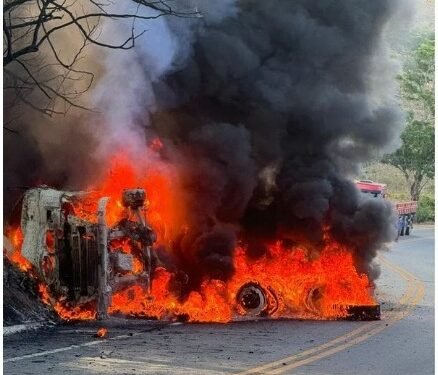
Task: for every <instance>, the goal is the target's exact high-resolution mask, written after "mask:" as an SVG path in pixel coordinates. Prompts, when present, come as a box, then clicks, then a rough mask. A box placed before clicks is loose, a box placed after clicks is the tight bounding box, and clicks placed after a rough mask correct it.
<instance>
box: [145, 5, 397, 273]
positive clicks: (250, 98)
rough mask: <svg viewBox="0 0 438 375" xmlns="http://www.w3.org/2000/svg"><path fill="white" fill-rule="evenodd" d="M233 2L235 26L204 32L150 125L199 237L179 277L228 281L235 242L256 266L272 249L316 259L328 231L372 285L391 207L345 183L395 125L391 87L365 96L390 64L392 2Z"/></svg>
mask: <svg viewBox="0 0 438 375" xmlns="http://www.w3.org/2000/svg"><path fill="white" fill-rule="evenodd" d="M237 5H238V13H237V15H236V16H234V17H228V18H226V19H224V20H223V21H222V22H219V23H214V24H208V21H204V22H203V23H202V22H201V23H202V24H201V25H199V28H198V30H197V32H196V39H195V42H194V45H193V53H192V55H191V57H190V58H189V60H188V62H187V63H186V65H185V67H184V68H183V69H180V70H178V71H176V72H174V73H173V74H171V75H169V76H167V77H166V80H165V87H166V88H167V90H166V89H163V83H162V82H160V92H163V93H164V95H162V96H161V97H160V96H158V98H157V100H158V102H159V103H160V100H161V111H159V112H158V113H157V114H156V115H155V117H154V118H153V121H152V126H153V128H155V129H156V131H157V132H158V134H160V135H162V136H165V137H166V136H167V137H170V138H171V139H172V141H173V142H174V143H175V144H176V145H177V146H176V147H178V148H179V150H181V153H182V155H183V157H182V159H183V160H182V161H175V162H176V163H181V164H182V165H183V168H186V169H187V170H188V173H187V175H188V176H189V177H188V180H189V181H190V182H189V183H188V184H187V185H186V188H187V196H188V202H190V204H189V207H191V208H192V209H193V211H192V214H193V216H194V217H193V220H191V221H190V222H191V223H194V224H195V225H194V226H193V228H194V229H193V231H195V232H197V233H191V235H193V237H192V236H191V235H189V237H188V238H190V241H189V243H186V244H185V246H184V245H183V246H182V249H180V250H181V254H185V253H187V252H189V253H190V254H192V253H193V252H197V255H198V257H197V259H200V261H199V264H197V265H196V267H195V269H193V268H192V267H190V266H189V267H187V265H186V267H185V268H187V272H189V273H190V274H193V273H199V272H200V268H202V269H203V270H204V271H205V272H206V273H208V274H210V275H212V274H213V273H219V276H222V277H224V278H226V277H229V275H230V272H231V270H232V256H233V251H234V248H235V242H234V243H233V242H231V240H232V239H237V238H243V239H244V240H245V241H246V243H247V244H248V245H249V254H250V255H251V256H260V255H262V254H264V252H265V249H266V245H267V244H269V243H272V242H273V241H274V240H276V239H281V240H283V241H284V243H285V244H288V245H290V246H293V244H296V243H300V244H305V245H307V246H308V247H309V248H311V249H312V252H314V253H315V252H316V253H317V252H318V251H319V249H321V247H322V246H323V245H324V241H323V228H324V227H329V228H330V232H331V234H332V236H333V237H334V238H335V239H338V240H339V241H341V242H342V243H345V244H346V245H348V246H349V248H350V249H351V251H352V252H354V256H355V259H356V262H357V265H358V267H359V269H360V271H363V272H366V273H368V274H369V275H370V276H371V278H372V279H374V278H375V277H377V275H378V272H377V270H376V269H374V268H373V267H372V263H371V262H372V259H373V258H374V257H375V255H376V251H377V250H378V249H381V248H382V247H383V246H384V244H385V243H387V242H390V241H392V240H393V236H394V233H393V231H394V218H393V215H392V212H391V208H390V205H389V203H386V202H384V201H378V200H373V201H369V200H365V199H362V198H361V197H360V196H359V194H358V192H357V190H356V189H355V187H354V184H353V183H352V182H351V177H352V176H353V175H354V174H355V173H357V170H358V167H359V165H360V163H362V162H364V161H366V160H368V159H369V158H370V157H372V156H374V155H375V154H377V153H378V152H379V151H380V150H382V149H383V148H384V147H385V146H386V145H388V144H390V143H391V142H392V141H393V139H394V138H395V137H396V136H397V134H398V133H399V131H400V126H401V124H402V116H401V112H400V109H399V107H398V106H397V104H396V103H394V102H391V101H390V100H388V99H387V98H386V97H385V95H382V92H384V91H385V90H386V88H385V87H379V85H378V84H377V87H374V86H373V85H375V81H376V80H377V81H378V80H382V81H381V84H382V85H384V84H385V80H386V79H387V77H384V76H383V75H382V74H381V73H379V67H378V66H376V58H377V57H379V56H380V57H381V60H380V61H379V63H378V64H386V60H385V59H386V57H385V54H384V48H385V46H384V39H383V35H384V30H385V27H386V25H387V22H388V20H389V19H390V18H391V15H392V14H393V13H394V12H395V11H396V10H397V7H398V6H399V5H400V3H399V2H397V1H391V0H385V1H378V2H371V1H348V2H339V1H324V2H321V1H311V0H310V1H309V0H303V1H279V0H277V1H275V0H273V1H251V0H247V1H240V2H238V3H237ZM377 60H378V59H377ZM379 91H380V93H379ZM168 92H172V95H171V96H170V95H168V94H166V93H168ZM375 96H379V99H377V97H375ZM169 97H171V98H172V100H171V101H170V103H169V101H168V98H169ZM169 123H171V124H172V129H173V131H172V134H170V135H169V134H168V128H167V126H168V124H169ZM267 170H270V171H271V180H272V181H268V180H269V179H267V178H266V176H264V171H267ZM220 270H222V271H223V272H222V273H221V272H220ZM214 276H216V277H217V276H218V275H214Z"/></svg>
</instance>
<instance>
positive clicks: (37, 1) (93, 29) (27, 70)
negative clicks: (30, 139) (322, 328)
mask: <svg viewBox="0 0 438 375" xmlns="http://www.w3.org/2000/svg"><path fill="white" fill-rule="evenodd" d="M119 1H125V2H126V4H128V8H129V4H130V3H131V6H130V7H131V8H132V9H133V10H132V11H129V12H126V13H123V12H120V13H118V12H115V11H113V10H114V3H113V2H111V1H99V0H81V1H77V0H71V1H67V0H4V2H3V41H4V49H3V69H4V73H5V75H4V77H5V82H4V86H3V89H4V90H14V92H15V94H16V96H17V98H18V99H19V100H20V101H21V102H23V103H25V104H26V105H29V106H31V107H32V108H34V109H36V110H38V111H39V112H41V113H44V114H46V115H49V116H52V115H54V114H63V113H65V111H64V110H58V109H57V108H56V103H57V102H58V101H59V102H62V103H64V105H66V106H67V107H68V108H70V107H76V108H81V109H85V110H92V109H91V108H86V107H84V106H83V105H80V104H79V103H78V98H79V97H80V95H81V94H83V93H85V92H86V91H88V90H89V89H90V87H91V86H92V84H93V82H94V78H95V76H94V73H93V72H90V71H87V70H84V69H83V68H81V67H80V64H79V63H80V61H81V60H82V59H83V58H84V57H85V50H86V49H87V48H88V47H89V46H93V45H94V46H97V47H101V48H107V49H120V50H127V49H131V48H133V47H134V46H135V42H136V40H137V39H138V38H140V37H141V36H142V35H143V34H144V33H145V32H146V28H145V26H144V25H142V24H141V22H140V21H150V20H154V19H157V18H160V17H163V16H176V17H199V13H198V12H197V10H187V11H180V10H175V8H172V7H171V6H170V5H169V2H170V1H171V0H169V1H164V0H158V1H146V0H119ZM103 20H105V21H106V22H120V21H122V20H132V22H131V29H130V31H129V32H128V33H127V35H126V37H125V38H124V39H122V40H121V41H113V40H111V39H109V41H108V40H104V39H102V38H101V36H102V35H101V33H100V30H101V22H102V21H103ZM136 21H139V22H136ZM136 27H139V28H140V29H139V30H136ZM66 33H68V35H70V34H71V35H74V36H78V38H79V39H81V41H79V43H78V45H75V46H74V47H73V48H71V49H70V50H69V51H68V53H66V52H65V50H64V53H61V48H60V46H59V43H60V42H59V38H58V36H62V35H64V36H65V35H66ZM81 82H82V83H81ZM38 93H41V94H42V96H43V98H45V100H41V98H39V100H35V99H34V98H33V97H32V96H35V95H37V94H38Z"/></svg>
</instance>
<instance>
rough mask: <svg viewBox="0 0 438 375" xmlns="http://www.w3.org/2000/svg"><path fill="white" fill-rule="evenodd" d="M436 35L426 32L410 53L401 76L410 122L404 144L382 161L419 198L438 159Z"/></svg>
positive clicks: (433, 171)
mask: <svg viewBox="0 0 438 375" xmlns="http://www.w3.org/2000/svg"><path fill="white" fill-rule="evenodd" d="M434 56H435V37H434V35H433V34H427V35H425V36H423V37H422V38H421V39H420V41H419V43H418V44H417V45H416V47H415V48H414V49H413V51H412V52H411V53H410V54H409V55H408V58H407V61H406V63H405V66H404V69H403V73H402V74H401V75H400V76H399V80H400V92H401V96H402V103H403V106H404V108H405V109H406V112H407V116H406V120H407V124H406V128H405V129H404V131H403V133H402V135H401V141H402V145H401V147H400V148H399V149H398V150H397V151H395V152H394V153H393V154H389V155H386V156H385V157H384V158H383V162H384V163H386V164H391V165H393V166H394V167H396V168H398V169H399V170H400V171H401V172H402V173H403V176H404V177H405V179H406V183H407V185H408V187H409V191H410V194H411V199H412V200H415V201H418V200H419V198H420V194H421V191H422V189H423V188H424V186H425V184H426V183H427V182H428V180H429V179H431V178H433V177H434V174H435V170H434V160H435V146H434V138H435V128H434V123H435V97H434V86H435V82H434V74H435V73H434V72H435V70H434V69H435V62H434Z"/></svg>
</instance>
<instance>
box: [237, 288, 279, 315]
mask: <svg viewBox="0 0 438 375" xmlns="http://www.w3.org/2000/svg"><path fill="white" fill-rule="evenodd" d="M236 303H237V311H238V313H239V314H240V315H243V316H249V317H263V316H265V317H266V316H271V315H272V314H273V313H274V312H275V311H277V309H278V299H277V296H276V294H275V292H274V291H273V290H272V289H271V288H269V287H268V288H263V287H262V286H261V285H260V284H258V283H256V282H248V283H246V284H244V285H242V286H241V287H240V289H239V291H238V292H237V297H236Z"/></svg>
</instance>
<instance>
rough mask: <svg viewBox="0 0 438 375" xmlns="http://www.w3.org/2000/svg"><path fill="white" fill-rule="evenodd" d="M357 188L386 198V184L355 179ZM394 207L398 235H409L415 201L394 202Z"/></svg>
mask: <svg viewBox="0 0 438 375" xmlns="http://www.w3.org/2000/svg"><path fill="white" fill-rule="evenodd" d="M356 186H357V188H358V189H359V190H360V191H361V192H362V193H363V194H367V195H371V196H372V197H374V198H381V199H387V193H386V184H381V183H379V182H373V181H370V180H360V181H356ZM394 209H395V211H396V212H397V214H398V221H397V231H398V235H400V236H404V235H406V236H409V235H410V233H411V231H412V229H413V228H414V226H413V225H414V220H415V214H416V213H417V202H415V201H407V202H394Z"/></svg>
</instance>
